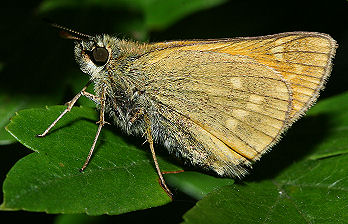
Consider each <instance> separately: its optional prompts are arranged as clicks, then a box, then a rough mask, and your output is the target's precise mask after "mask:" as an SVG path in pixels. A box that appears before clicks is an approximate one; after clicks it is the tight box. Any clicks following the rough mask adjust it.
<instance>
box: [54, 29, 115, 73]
mask: <svg viewBox="0 0 348 224" xmlns="http://www.w3.org/2000/svg"><path fill="white" fill-rule="evenodd" d="M53 26H55V27H57V28H58V29H60V31H61V34H62V36H63V37H64V38H67V39H72V40H75V50H74V53H75V59H76V62H77V63H78V64H79V65H80V69H81V70H82V71H83V72H84V73H86V74H88V75H90V76H91V78H92V79H94V78H98V77H100V76H102V75H104V74H105V72H103V71H106V70H107V69H108V67H109V64H110V63H109V62H110V61H111V60H113V59H116V58H118V56H119V53H120V49H119V47H118V43H119V42H120V40H119V39H117V38H115V37H111V36H109V35H106V34H103V35H96V36H91V35H87V34H83V33H80V32H77V31H74V30H71V29H69V28H66V27H63V26H60V25H56V24H53Z"/></svg>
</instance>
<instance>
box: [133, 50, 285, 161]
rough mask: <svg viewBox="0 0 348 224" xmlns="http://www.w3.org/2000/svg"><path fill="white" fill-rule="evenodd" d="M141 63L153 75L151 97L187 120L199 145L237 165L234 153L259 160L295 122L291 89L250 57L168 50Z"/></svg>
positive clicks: (148, 82)
mask: <svg viewBox="0 0 348 224" xmlns="http://www.w3.org/2000/svg"><path fill="white" fill-rule="evenodd" d="M135 64H136V65H135V66H136V67H137V68H138V69H140V70H141V72H142V73H144V74H147V78H146V79H145V80H146V82H145V83H144V88H145V91H146V93H147V94H149V96H150V97H151V98H152V99H153V100H154V101H156V102H157V103H158V104H160V105H164V106H166V107H168V108H170V109H172V110H174V111H175V112H176V113H178V114H181V116H183V117H185V119H186V118H187V119H188V120H189V121H190V122H187V125H186V129H187V130H188V131H189V132H192V133H193V135H194V136H196V138H197V140H198V141H199V142H202V143H204V141H207V142H211V144H210V143H208V144H210V147H212V148H210V150H211V151H212V152H213V153H216V157H217V158H224V159H228V158H229V159H230V160H232V159H233V153H234V154H238V155H240V156H242V157H244V158H247V159H248V160H256V159H257V158H259V157H260V155H261V154H262V153H264V152H265V151H266V150H267V149H268V148H269V147H270V145H272V144H273V143H274V142H275V141H276V140H277V139H278V137H279V135H280V134H281V132H282V131H283V130H284V128H285V127H286V124H287V121H288V120H289V112H290V110H291V100H292V94H291V90H290V86H289V85H288V84H287V82H286V81H285V80H284V79H283V78H282V76H281V75H280V74H278V72H276V71H275V70H274V69H272V68H270V67H268V66H265V65H262V64H260V63H258V62H257V61H255V60H254V59H252V58H250V57H247V56H239V55H231V54H226V53H219V52H213V51H199V50H194V49H182V48H168V49H163V50H158V51H154V52H151V53H150V54H148V55H146V56H145V57H143V58H140V59H138V60H137V62H136V63H135ZM202 130H204V131H205V133H204V136H205V137H202V136H203V132H202ZM213 142H215V143H214V144H213ZM214 145H215V146H214ZM219 145H220V146H219ZM222 145H224V146H225V147H221V146H222ZM224 159H223V160H224ZM234 159H235V158H234Z"/></svg>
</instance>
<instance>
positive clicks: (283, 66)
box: [157, 32, 337, 124]
mask: <svg viewBox="0 0 348 224" xmlns="http://www.w3.org/2000/svg"><path fill="white" fill-rule="evenodd" d="M179 45H186V46H182V47H181V49H182V50H200V51H212V52H219V53H226V54H230V55H244V56H248V57H250V58H252V59H254V60H255V61H257V62H259V63H261V64H263V65H266V66H268V67H271V68H273V69H274V70H276V71H278V72H279V74H281V76H282V77H283V78H284V79H285V80H286V82H288V83H289V85H290V87H291V91H292V92H293V100H292V109H291V113H290V120H289V124H291V123H293V122H294V121H295V120H296V119H298V118H299V117H300V116H301V115H302V114H303V113H304V112H305V111H306V110H308V109H309V107H310V106H311V105H312V104H313V103H314V102H315V101H316V99H317V98H318V95H319V91H320V90H321V89H322V88H323V86H324V84H325V82H326V80H327V78H328V77H329V75H330V72H331V68H332V58H333V57H334V55H335V52H336V48H337V45H336V41H335V40H334V39H332V38H331V37H330V36H329V35H327V34H321V33H314V32H290V33H281V34H276V35H268V36H262V37H248V38H236V39H223V40H210V41H208V40H206V41H187V42H184V41H174V42H167V43H161V44H157V47H167V48H168V47H169V48H173V47H177V46H179Z"/></svg>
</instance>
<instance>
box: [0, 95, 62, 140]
mask: <svg viewBox="0 0 348 224" xmlns="http://www.w3.org/2000/svg"><path fill="white" fill-rule="evenodd" d="M60 97H61V94H57V95H56V96H55V97H46V96H23V95H17V96H10V95H8V94H4V93H0V145H7V144H11V143H13V142H15V141H16V139H15V138H13V137H12V136H11V135H10V134H9V133H8V132H7V131H6V130H5V126H6V125H7V124H8V123H9V121H10V118H11V117H12V116H14V114H15V112H17V111H19V110H21V109H24V108H28V107H35V106H43V105H46V104H49V103H57V101H58V100H59V99H58V98H60Z"/></svg>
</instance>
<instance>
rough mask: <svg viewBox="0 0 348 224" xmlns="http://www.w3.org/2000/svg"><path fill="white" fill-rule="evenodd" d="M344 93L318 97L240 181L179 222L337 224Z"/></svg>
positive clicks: (341, 203) (343, 198)
mask: <svg viewBox="0 0 348 224" xmlns="http://www.w3.org/2000/svg"><path fill="white" fill-rule="evenodd" d="M347 102H348V93H346V94H343V95H340V96H336V97H333V98H331V99H327V100H323V101H322V102H320V103H318V104H317V105H316V106H315V107H313V109H312V110H311V111H310V112H309V113H308V116H306V117H305V118H303V119H301V121H299V124H298V125H295V127H293V128H292V129H291V130H290V131H289V132H288V133H287V134H286V138H285V139H284V140H283V141H282V142H281V144H280V145H279V146H278V147H277V149H274V150H275V151H276V152H275V153H273V152H271V153H269V154H267V155H266V156H265V157H266V158H265V159H261V161H260V162H259V163H257V164H256V167H255V169H254V171H253V172H254V173H253V174H252V176H251V177H249V178H248V180H247V182H245V183H244V184H235V185H232V186H225V187H223V188H220V189H218V190H216V191H213V192H212V193H210V194H208V195H207V196H206V197H205V198H203V199H202V200H201V201H199V202H198V203H197V204H196V206H195V207H194V208H192V209H191V210H190V211H188V212H187V213H186V214H185V215H184V220H185V223H343V222H345V221H347V220H348V206H347V200H348V178H347V174H348V166H347V164H348V154H347V152H348V139H347V136H348V128H347V127H348V112H347V111H348V110H347V109H348V103H347Z"/></svg>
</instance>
